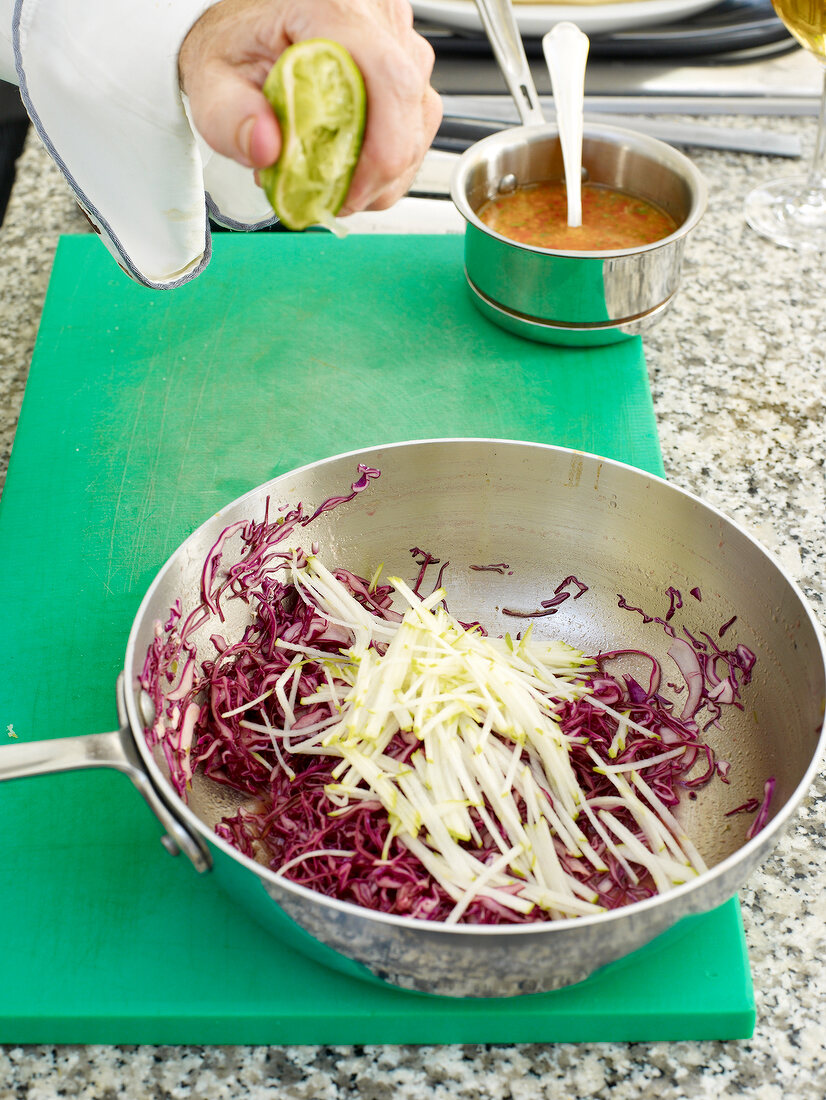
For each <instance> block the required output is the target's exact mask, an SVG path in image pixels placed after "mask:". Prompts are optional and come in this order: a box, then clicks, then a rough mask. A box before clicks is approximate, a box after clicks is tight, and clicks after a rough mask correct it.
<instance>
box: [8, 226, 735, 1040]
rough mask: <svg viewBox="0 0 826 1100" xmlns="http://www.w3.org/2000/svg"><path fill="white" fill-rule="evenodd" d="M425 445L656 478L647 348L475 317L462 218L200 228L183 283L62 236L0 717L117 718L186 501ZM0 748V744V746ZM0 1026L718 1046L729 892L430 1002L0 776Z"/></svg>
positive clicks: (728, 998)
mask: <svg viewBox="0 0 826 1100" xmlns="http://www.w3.org/2000/svg"><path fill="white" fill-rule="evenodd" d="M437 436H497V437H503V438H519V439H528V440H538V441H543V442H549V443H557V444H565V445H568V446H573V447H578V448H581V449H584V450H588V451H595V452H598V453H601V454H603V455H606V456H608V457H612V458H617V459H622V460H624V461H627V462H630V463H635V464H636V465H638V466H641V467H644V468H645V469H648V470H651V471H653V472H656V473H660V472H661V460H660V452H659V446H658V441H657V433H656V428H655V422H654V416H653V411H652V403H651V396H650V391H649V388H648V380H647V374H646V368H645V360H644V356H643V350H642V346H641V344H640V342H639V341H638V340H633V341H629V342H627V343H624V344H621V345H617V346H614V347H611V348H606V349H592V350H588V351H577V350H572V349H556V348H550V347H547V346H542V345H538V344H533V343H529V342H527V341H524V340H522V339H520V338H519V337H516V336H512V335H510V334H508V333H505V332H502V331H500V330H499V329H497V328H495V327H494V326H492V325H491V324H490V323H489V322H487V321H486V320H484V319H483V318H482V317H481V316H480V315H479V314H478V313H477V312H476V310H475V309H474V307H473V305H472V304H471V302H470V299H469V295H468V293H467V292H466V289H465V286H464V281H463V274H462V242H461V239H460V238H457V237H430V236H421V237H417V236H404V237H402V236H375V237H374V236H370V237H360V236H351V237H349V238H347V239H346V240H344V241H338V240H336V239H334V238H332V237H330V236H328V235H326V234H311V235H299V236H289V235H282V234H257V235H252V236H240V235H239V236H236V235H220V236H218V237H217V239H216V240H215V251H214V256H213V259H212V263H211V264H210V266H209V268H208V269H207V271H206V272H205V273H204V274H203V275H202V276H201V277H200V278H199V279H197V280H196V281H195V282H193V283H191V284H189V285H187V286H185V287H183V288H181V289H179V290H176V291H174V292H152V291H148V290H146V289H143V288H141V287H138V286H136V285H135V284H133V283H131V282H129V281H128V280H127V279H126V277H125V276H123V275H122V274H121V273H120V271H119V270H118V269H117V267H116V266H115V265H114V264H113V263H112V261H111V259H110V258H109V256H108V255H107V253H106V252H105V250H104V249H103V248H102V247H101V246H100V244H99V242H98V241H97V240H95V239H94V238H93V237H91V236H80V237H65V238H63V239H62V240H61V242H60V245H59V248H58V251H57V255H56V259H55V264H54V270H53V273H52V278H51V284H50V286H49V291H48V295H47V299H46V304H45V309H44V312H43V317H42V321H41V325H40V331H39V336H38V340H37V345H36V348H35V353H34V358H33V362H32V366H31V373H30V377H29V382H28V386H27V390H26V394H25V399H24V403H23V410H22V415H21V417H20V424H19V428H18V432H17V438H16V440H15V445H14V450H13V454H12V457H11V464H10V469H9V474H8V482H7V485H6V489H5V492H4V495H3V498H2V502H1V503H0V575H2V576H3V579H4V588H5V593H4V596H5V598H4V623H3V627H4V630H3V634H4V646H3V676H2V685H0V738H2V739H4V740H5V739H6V737H7V734H6V732H5V731H6V729H7V727H10V731H13V732H14V734H16V736H17V738H18V739H19V740H37V739H42V738H51V737H60V736H66V735H71V734H77V733H92V732H100V731H104V730H108V729H112V728H114V727H115V724H116V712H115V681H116V677H117V675H118V673H119V671H120V669H121V666H122V662H123V655H124V649H125V644H126V638H127V635H128V632H129V628H130V625H131V622H132V619H133V617H134V615H135V612H136V610H137V607H138V604H139V602H140V599H141V597H142V595H143V592H144V590H145V589H146V587H147V586H148V584H149V583H150V581H151V579H152V577H153V576H154V574H155V572H156V571H157V569H158V568H159V567H160V565H161V564H162V563H163V561H164V560H165V559H166V557H167V556H168V555H169V554H170V553H171V552H172V551H173V550H174V549H175V548H176V547H177V545H178V544H179V543H180V542H181V541H182V539H183V538H184V537H185V536H186V535H187V534H188V533H189V532H190V531H191V530H192V529H193V528H195V527H196V526H197V525H198V524H200V523H201V522H202V521H203V520H204V519H206V518H207V517H208V516H209V515H211V514H212V513H213V512H214V511H216V510H217V509H218V508H219V507H220V506H222V505H224V504H226V503H227V502H229V501H230V500H232V499H234V498H235V497H236V496H238V495H240V494H241V493H242V492H245V491H246V490H247V489H250V488H252V487H254V486H255V485H258V484H260V483H261V482H263V481H265V480H267V479H269V478H271V477H273V476H274V475H276V474H279V473H281V472H283V471H285V470H287V469H290V468H292V467H294V466H297V465H301V464H303V463H306V462H309V461H311V460H314V459H318V458H321V457H324V456H328V455H331V454H335V453H337V452H340V451H344V450H349V449H351V448H355V447H359V446H362V445H365V446H366V445H371V444H379V443H385V442H391V441H398V440H403V439H415V438H425V437H437ZM0 752H2V747H0ZM0 815H1V816H2V821H3V842H2V846H0V903H2V913H3V934H2V936H0V974H1V975H2V981H0V1042H4V1043H37V1042H49V1043H53V1042H54V1043H76V1042H83V1043H150V1042H151V1043H391V1042H392V1043H405V1042H412V1043H452V1042H481V1043H489V1042H517V1041H526V1042H528V1041H554V1040H619V1039H622V1040H653V1039H697V1038H718V1039H724V1038H737V1037H743V1036H746V1035H748V1034H750V1033H751V1030H752V1027H753V1023H754V1002H753V996H752V988H751V980H750V974H749V968H748V961H747V956H746V951H745V945H744V937H743V929H742V923H741V920H740V911H739V907H738V903H737V901H736V899H733V900H732V901H730V902H728V903H727V904H726V905H724V906H723V907H722V908H720V909H718V910H717V911H715V912H714V913H711V914H707V915H704V916H700V917H691V918H688V919H685V920H684V921H682V922H681V923H680V924H679V925H678V926H677V927H676V928H675V929H673V930H672V931H671V932H669V933H667V934H666V935H665V936H663V937H661V938H660V939H659V940H658V941H656V942H655V943H653V944H651V945H649V947H648V948H646V949H644V950H643V951H641V952H638V953H637V954H636V955H635V956H633V957H631V958H629V959H626V960H622V961H621V962H619V963H615V964H613V965H612V966H610V967H608V968H607V969H605V970H604V971H602V972H601V973H600V974H597V975H595V976H594V977H592V978H591V979H589V980H588V981H586V982H584V983H582V984H580V985H578V986H575V987H571V988H568V989H564V990H560V991H558V992H554V993H550V994H543V995H537V996H530V997H525V998H519V999H516V1000H509V1001H502V1000H484V1001H465V1000H458V1001H457V1000H448V999H443V998H433V997H427V996H422V995H418V994H412V993H405V992H402V991H399V990H396V989H391V988H382V987H376V986H373V985H370V984H368V983H366V982H362V981H359V980H357V979H353V978H348V977H345V976H343V975H341V974H338V973H334V972H332V971H330V970H327V969H325V968H323V967H322V966H320V965H318V964H317V963H316V962H314V961H311V960H309V959H306V958H304V957H301V956H296V955H294V954H292V953H291V952H290V951H288V950H287V949H286V948H285V947H284V946H283V945H281V944H280V943H279V942H277V941H276V940H275V939H274V938H272V937H270V936H269V935H268V934H267V933H265V932H264V931H262V930H261V929H260V928H259V927H258V926H257V925H256V924H255V923H254V922H253V921H252V920H251V918H250V917H248V916H247V915H246V914H245V913H244V912H241V911H238V910H237V909H236V908H235V906H234V905H233V903H232V901H231V899H229V898H228V897H227V896H225V895H224V894H223V893H222V892H221V891H220V890H218V889H217V888H216V886H215V883H214V881H213V880H212V879H211V876H210V875H209V874H207V875H202V876H199V875H197V874H196V873H195V871H194V870H193V869H192V867H191V866H190V865H189V864H188V863H186V861H185V860H184V859H183V858H179V859H177V860H174V859H172V858H170V857H169V856H168V855H167V854H166V852H165V851H164V850H163V848H162V847H161V845H160V843H159V828H158V825H157V823H156V821H155V819H154V818H153V817H152V815H151V814H150V813H149V812H148V811H147V809H146V807H145V805H144V804H143V801H142V800H141V798H140V797H139V796H138V795H137V794H136V792H135V791H134V790H133V788H132V787H131V785H130V783H129V782H128V780H127V779H125V778H124V777H122V776H120V775H118V774H116V773H114V772H111V771H100V772H76V773H70V774H63V775H57V776H47V777H40V778H32V779H27V780H18V781H16V782H10V783H6V784H3V785H2V787H0Z"/></svg>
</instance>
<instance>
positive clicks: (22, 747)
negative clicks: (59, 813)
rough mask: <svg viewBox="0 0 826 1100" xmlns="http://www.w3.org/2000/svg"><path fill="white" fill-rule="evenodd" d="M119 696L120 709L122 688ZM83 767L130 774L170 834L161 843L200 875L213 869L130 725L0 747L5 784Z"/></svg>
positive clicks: (0, 778) (203, 846)
mask: <svg viewBox="0 0 826 1100" xmlns="http://www.w3.org/2000/svg"><path fill="white" fill-rule="evenodd" d="M118 698H119V707H120V689H119V692H118ZM80 768H114V769H115V770H116V771H119V772H123V773H124V774H125V775H128V776H129V778H130V779H131V780H132V783H133V784H134V785H135V787H137V789H138V790H139V791H140V793H141V794H142V795H143V797H144V799H145V800H146V803H147V804H148V806H149V808H150V809H151V810H152V812H153V813H154V815H155V817H157V819H158V821H160V823H161V826H162V827H163V829H164V830H165V835H164V836H163V837H162V843H163V845H164V847H165V848H166V850H167V851H168V852H170V853H171V854H172V855H177V854H178V852H184V854H185V855H186V856H187V857H188V858H189V859H190V861H191V862H192V864H193V866H194V867H195V869H196V870H197V871H208V870H209V868H210V867H211V866H212V858H211V856H210V854H209V849H208V847H207V846H206V844H205V843H204V841H203V840H202V839H201V837H199V836H198V835H197V834H196V833H192V832H190V830H189V829H187V827H186V826H185V825H184V824H183V822H181V821H180V820H179V819H178V818H177V817H176V816H175V814H174V813H173V812H172V810H171V809H170V808H169V806H168V805H167V804H166V802H164V800H163V799H162V798H161V796H160V794H159V793H158V791H157V790H156V788H155V785H154V783H153V782H152V779H151V778H150V776H149V774H148V773H147V771H146V769H145V768H144V765H143V762H142V760H141V759H140V756H139V755H138V752H137V749H136V748H135V743H134V741H133V739H132V734H131V731H130V729H129V726H128V725H127V724H126V723H125V722H124V724H123V725H122V726H121V728H120V729H118V730H113V731H112V732H110V733H87V734H80V735H78V736H76V737H57V738H55V739H54V740H52V741H29V742H25V741H24V742H19V743H18V744H14V745H4V746H3V748H0V782H3V781H4V780H6V779H25V778H27V777H30V776H35V775H51V774H53V773H56V772H67V771H76V770H78V769H80Z"/></svg>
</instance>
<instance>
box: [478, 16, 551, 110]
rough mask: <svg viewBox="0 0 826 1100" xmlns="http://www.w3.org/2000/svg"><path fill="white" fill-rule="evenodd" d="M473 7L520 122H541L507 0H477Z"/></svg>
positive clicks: (520, 36)
mask: <svg viewBox="0 0 826 1100" xmlns="http://www.w3.org/2000/svg"><path fill="white" fill-rule="evenodd" d="M476 7H477V8H478V9H479V17H480V18H481V20H482V26H483V27H484V28H485V34H486V35H487V36H488V41H489V42H490V44H491V48H492V49H493V54H494V57H495V58H496V60H497V62H498V64H499V68H500V69H501V70H502V75H503V76H504V78H505V83H506V84H507V86H508V91H509V92H510V94H511V95H512V96H513V101H514V103H515V104H516V109H517V111H518V112H519V117H520V119H521V120H522V125H523V126H543V125H544V123H545V119H544V117H543V115H542V108H541V106H540V105H539V96H538V94H537V91H536V85H535V84H534V80H533V75H532V73H531V69H530V65H529V64H528V58H527V56H526V54H525V47H524V45H523V43H522V35H521V34H520V33H519V27H518V26H517V23H516V17H515V16H514V13H513V7H512V5H511V2H510V0H476Z"/></svg>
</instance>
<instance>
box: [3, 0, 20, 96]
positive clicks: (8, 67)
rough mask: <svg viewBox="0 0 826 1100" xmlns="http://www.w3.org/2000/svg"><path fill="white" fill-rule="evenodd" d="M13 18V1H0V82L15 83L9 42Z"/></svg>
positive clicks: (15, 76) (12, 55)
mask: <svg viewBox="0 0 826 1100" xmlns="http://www.w3.org/2000/svg"><path fill="white" fill-rule="evenodd" d="M13 17H14V0H0V80H5V81H6V83H8V84H16V83H17V70H16V69H15V67H14V47H13V46H12V42H11V25H12V19H13Z"/></svg>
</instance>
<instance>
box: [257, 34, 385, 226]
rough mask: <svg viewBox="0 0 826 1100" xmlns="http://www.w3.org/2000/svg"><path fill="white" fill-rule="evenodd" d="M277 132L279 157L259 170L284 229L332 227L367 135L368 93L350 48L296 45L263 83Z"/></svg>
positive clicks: (326, 43)
mask: <svg viewBox="0 0 826 1100" xmlns="http://www.w3.org/2000/svg"><path fill="white" fill-rule="evenodd" d="M263 92H264V95H265V96H266V97H267V99H268V100H269V101H270V103H271V104H272V107H273V110H274V111H275V114H276V117H277V118H278V122H279V125H280V127H281V135H282V142H283V144H282V149H281V155H280V157H279V158H278V160H277V161H276V163H275V164H274V165H272V167H270V168H264V169H261V170H260V171H259V180H260V182H261V185H262V187H263V188H264V191H265V193H266V195H267V198H268V199H269V201H270V203H271V205H272V207H273V209H274V210H275V212H276V214H277V215H278V218H279V220H280V221H281V222H282V223H283V224H284V225H285V226H286V227H287V228H288V229H306V228H307V227H308V226H310V225H329V224H331V223H332V220H333V218H334V217H335V215H336V214H337V213H338V211H339V210H340V209H341V206H342V203H343V202H344V199H345V198H346V196H347V191H348V189H349V187H350V180H351V179H352V177H353V172H354V171H355V167H356V162H357V161H358V158H359V153H360V152H361V143H362V138H363V136H364V122H365V116H366V104H367V95H366V92H365V89H364V80H363V79H362V75H361V73H360V72H359V69H358V66H357V65H356V63H355V61H353V59H352V57H351V56H350V54H349V53H348V52H347V50H346V49H345V48H344V47H343V46H341V45H339V44H338V42H332V41H330V40H329V39H326V38H309V39H307V40H306V41H304V42H296V43H294V44H293V45H292V46H288V47H287V49H286V50H285V51H284V52H283V54H281V56H280V57H279V59H278V60H277V61H276V63H275V65H273V67H272V69H271V70H270V72H269V75H268V76H267V79H266V80H265V81H264V88H263Z"/></svg>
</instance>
